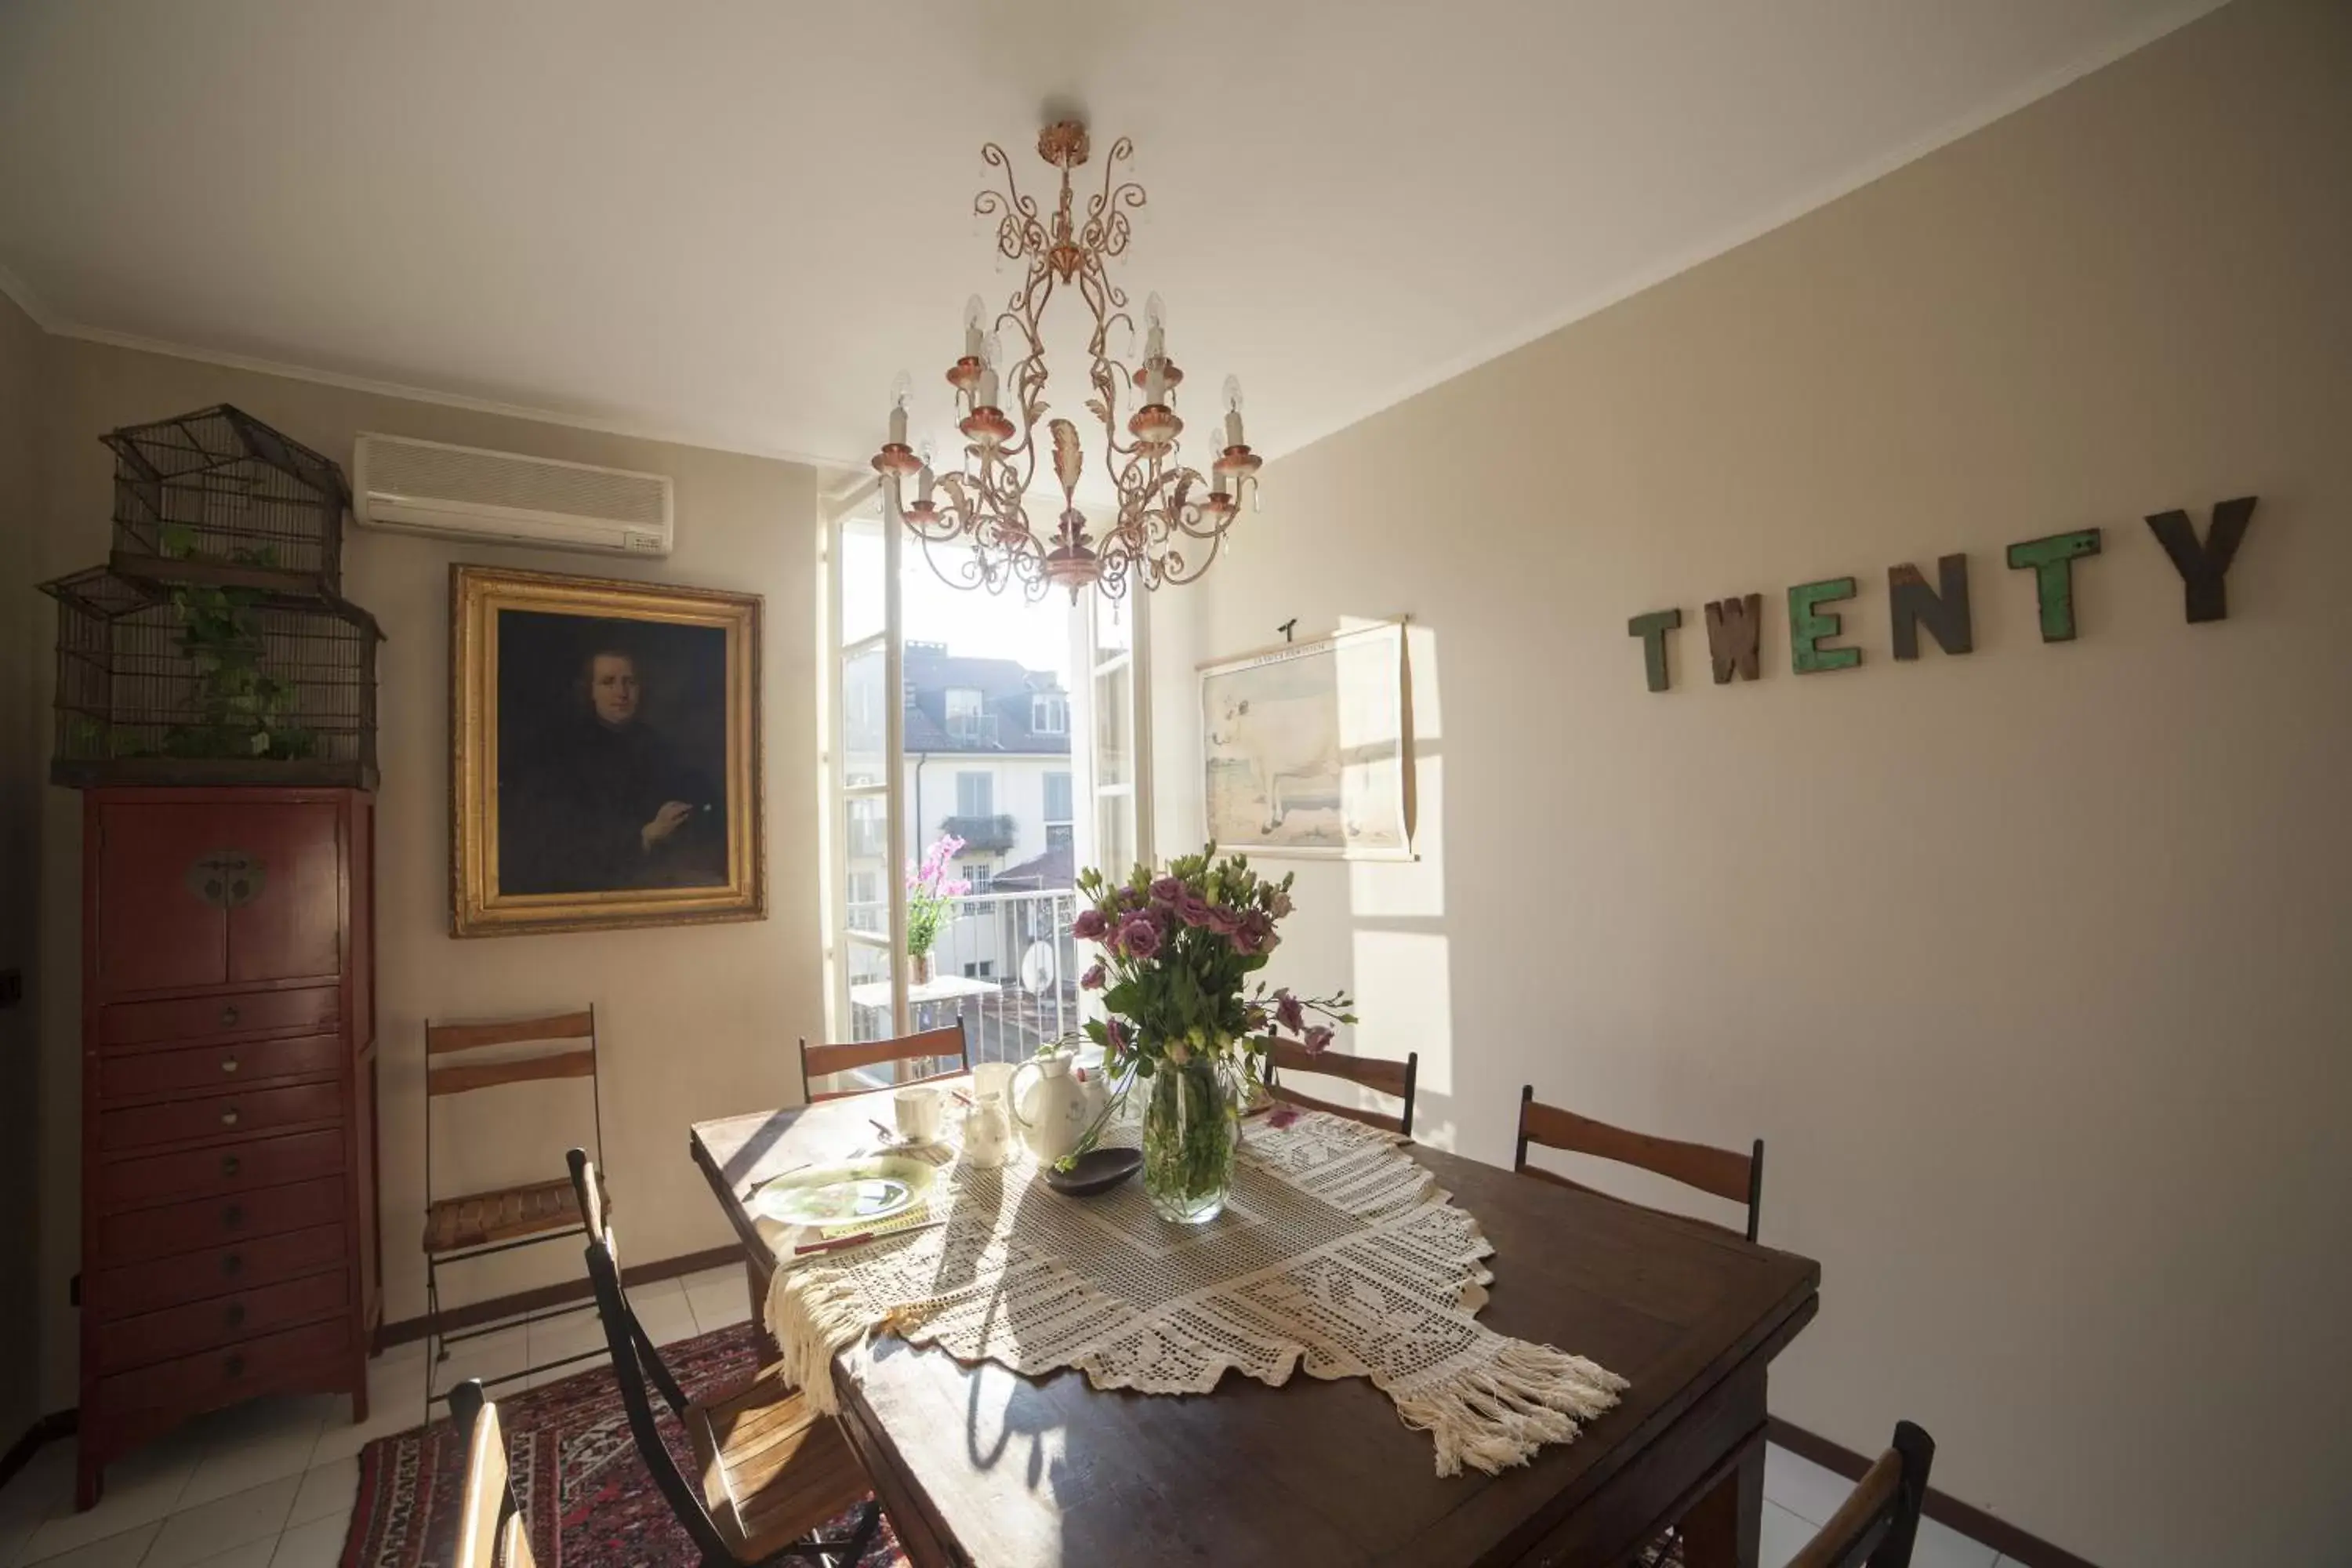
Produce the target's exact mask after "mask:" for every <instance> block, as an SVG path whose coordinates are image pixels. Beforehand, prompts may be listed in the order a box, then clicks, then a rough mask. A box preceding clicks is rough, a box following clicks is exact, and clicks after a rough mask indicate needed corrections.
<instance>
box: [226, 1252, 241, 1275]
mask: <svg viewBox="0 0 2352 1568" xmlns="http://www.w3.org/2000/svg"><path fill="white" fill-rule="evenodd" d="M243 1268H245V1259H244V1258H243V1257H241V1256H240V1255H238V1254H236V1253H234V1252H232V1253H230V1254H228V1255H227V1256H226V1257H225V1258H222V1259H221V1272H222V1273H224V1274H236V1273H238V1272H240V1271H241V1270H242V1269H243Z"/></svg>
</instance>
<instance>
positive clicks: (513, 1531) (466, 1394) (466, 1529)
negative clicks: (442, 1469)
mask: <svg viewBox="0 0 2352 1568" xmlns="http://www.w3.org/2000/svg"><path fill="white" fill-rule="evenodd" d="M449 1408H450V1410H451V1412H452V1413H453V1414H454V1415H456V1416H457V1421H458V1423H459V1425H460V1426H463V1427H464V1428H465V1431H466V1492H465V1499H464V1501H463V1503H462V1504H461V1505H460V1506H459V1509H458V1518H457V1555H456V1557H455V1559H454V1568H536V1560H535V1559H534V1558H533V1557H532V1556H531V1552H530V1521H527V1520H526V1519H524V1518H523V1515H522V1510H520V1508H519V1507H517V1506H516V1503H515V1495H514V1485H513V1476H512V1473H511V1471H510V1469H509V1464H508V1460H507V1440H506V1433H505V1431H504V1430H503V1429H502V1428H501V1427H500V1426H499V1407H498V1406H497V1405H493V1404H491V1403H490V1402H489V1401H488V1399H486V1398H484V1397H483V1394H482V1385H481V1384H479V1383H477V1382H474V1381H473V1380H471V1379H468V1380H467V1381H466V1382H464V1383H461V1384H458V1385H457V1387H456V1388H454V1389H452V1390H450V1392H449Z"/></svg>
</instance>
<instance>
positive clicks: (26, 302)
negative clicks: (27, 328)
mask: <svg viewBox="0 0 2352 1568" xmlns="http://www.w3.org/2000/svg"><path fill="white" fill-rule="evenodd" d="M0 294H5V295H6V296H8V298H9V299H10V300H13V301H14V302H15V303H16V309H18V310H22V311H24V312H25V314H26V316H28V317H30V318H31V319H32V322H33V325H35V326H37V327H38V328H40V329H41V331H45V332H47V333H49V334H50V335H51V336H55V335H56V334H57V330H58V318H57V316H56V315H55V313H53V312H52V311H51V310H49V308H48V307H47V305H44V304H43V303H41V297H40V296H39V295H37V294H36V293H34V292H33V289H32V286H31V285H30V284H28V283H26V281H25V280H24V279H22V278H19V277H17V276H16V274H15V273H14V272H11V271H9V270H8V268H6V267H5V266H0Z"/></svg>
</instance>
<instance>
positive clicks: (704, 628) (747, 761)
mask: <svg viewBox="0 0 2352 1568" xmlns="http://www.w3.org/2000/svg"><path fill="white" fill-rule="evenodd" d="M453 592H454V602H453V606H452V626H453V646H454V647H455V650H456V652H455V658H456V660H457V681H456V684H457V744H456V745H455V746H454V747H453V755H455V756H456V758H457V772H456V781H457V823H456V829H457V831H456V835H455V837H456V839H457V846H458V852H457V867H456V871H457V886H456V889H455V900H454V904H455V908H454V910H453V927H454V929H456V930H457V933H458V934H460V935H487V934H493V933H495V932H498V931H528V930H538V931H545V930H578V929H583V928H587V927H592V926H607V925H639V924H656V923H671V922H674V921H705V920H728V919H746V918H756V917H757V915H758V914H759V913H761V912H763V911H762V908H761V900H762V895H763V892H764V889H763V887H762V885H761V877H760V875H759V869H760V868H759V866H758V857H757V850H758V845H757V834H758V813H757V810H756V780H757V774H758V755H757V751H758V733H757V724H756V704H755V703H754V701H753V700H752V688H753V686H754V685H755V684H756V682H755V677H754V674H753V672H754V671H755V670H756V669H757V668H758V666H757V637H758V610H759V601H758V599H757V598H756V597H753V596H751V595H729V594H713V593H709V592H707V591H704V590H696V589H677V588H671V587H668V586H667V585H655V584H624V583H614V582H605V581H600V580H597V579H590V578H576V577H560V576H553V575H551V574H540V573H514V572H495V571H492V570H491V569H489V568H483V567H459V568H457V569H456V572H455V576H454V587H453Z"/></svg>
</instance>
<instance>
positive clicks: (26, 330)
mask: <svg viewBox="0 0 2352 1568" xmlns="http://www.w3.org/2000/svg"><path fill="white" fill-rule="evenodd" d="M47 352H48V342H47V339H45V338H44V337H43V336H42V335H41V331H40V329H39V328H38V327H37V326H35V325H34V324H33V322H32V320H31V319H30V318H29V317H27V316H26V314H25V312H24V311H22V310H18V309H17V308H16V303H15V301H13V300H9V299H8V298H7V297H6V296H5V295H0V970H10V969H13V970H16V971H19V972H20V973H23V975H24V976H25V979H26V985H27V988H28V990H29V988H30V986H31V984H32V980H33V976H34V972H35V970H36V969H37V959H36V951H37V941H36V933H37V931H38V929H39V926H38V900H39V889H38V883H37V877H36V872H37V867H38V866H39V863H40V856H39V851H38V849H37V844H38V842H39V837H40V773H39V767H38V756H39V752H40V744H41V742H40V737H41V733H42V720H43V718H44V717H45V714H44V711H43V709H42V707H41V703H40V699H39V697H38V694H37V692H36V690H35V689H34V668H35V667H36V665H37V662H38V661H39V659H40V658H41V655H40V648H41V647H42V646H43V639H42V637H41V633H42V632H43V631H44V630H45V629H46V626H47V619H48V617H47V616H46V615H45V614H43V613H42V612H43V611H44V610H45V609H46V605H44V604H43V603H42V601H40V600H38V599H36V598H35V597H34V595H33V588H32V584H33V581H34V579H33V576H32V573H31V567H30V561H29V556H30V553H31V541H32V539H33V537H34V535H35V534H36V533H37V531H38V530H39V528H40V524H41V504H40V498H41V488H40V478H41V476H40V462H39V457H40V443H39V441H38V439H37V434H38V429H39V423H40V416H39V412H38V410H39V406H40V391H41V384H42V376H43V371H44V369H45V368H46V360H47ZM36 1040H37V1031H36V1029H35V1027H34V998H33V997H32V996H31V995H29V994H28V995H27V996H26V1000H25V1001H24V1002H23V1003H22V1004H20V1005H17V1006H15V1007H11V1008H7V1009H5V1010H0V1441H13V1440H14V1439H15V1436H16V1434H17V1433H20V1432H22V1431H23V1430H24V1429H25V1427H26V1424H27V1423H29V1422H30V1421H31V1420H32V1418H33V1417H34V1416H35V1415H38V1414H39V1413H40V1410H41V1405H40V1404H39V1402H38V1395H37V1392H36V1386H35V1385H36V1375H37V1374H36V1371H35V1369H36V1367H37V1364H38V1361H39V1353H40V1345H39V1340H38V1336H37V1332H36V1328H35V1325H36V1323H37V1315H38V1312H39V1289H40V1287H39V1279H40V1275H39V1269H38V1268H37V1259H38V1258H39V1248H38V1246H37V1236H38V1234H39V1229H40V1224H39V1205H38V1194H37V1183H36V1180H35V1176H36V1173H37V1170H38V1168H39V1167H38V1147H37V1135H36V1131H35V1130H36V1127H37V1106H38V1103H39V1088H38V1086H39V1080H40V1072H39V1054H38V1051H37V1048H36Z"/></svg>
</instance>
